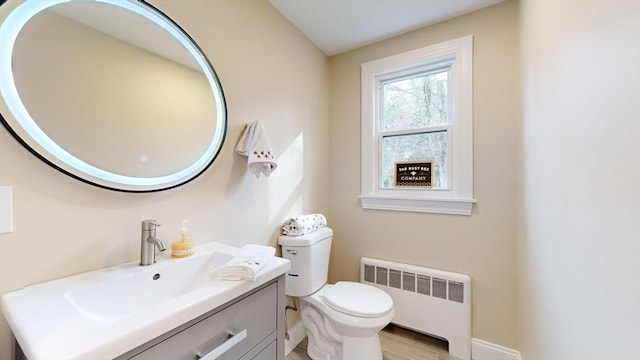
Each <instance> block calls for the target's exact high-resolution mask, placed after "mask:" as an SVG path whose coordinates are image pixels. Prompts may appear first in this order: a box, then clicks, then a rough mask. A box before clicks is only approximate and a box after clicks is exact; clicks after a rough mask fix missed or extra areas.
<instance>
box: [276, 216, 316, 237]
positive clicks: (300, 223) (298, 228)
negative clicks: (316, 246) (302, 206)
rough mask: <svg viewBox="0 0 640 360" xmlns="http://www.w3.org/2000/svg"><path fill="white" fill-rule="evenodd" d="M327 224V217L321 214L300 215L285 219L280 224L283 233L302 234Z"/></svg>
mask: <svg viewBox="0 0 640 360" xmlns="http://www.w3.org/2000/svg"><path fill="white" fill-rule="evenodd" d="M325 226H327V219H326V218H325V217H324V215H322V214H309V215H300V216H296V217H294V218H291V219H287V220H285V222H284V225H282V233H284V234H285V235H293V236H298V235H304V234H308V233H310V232H314V231H316V230H318V229H320V228H323V227H325Z"/></svg>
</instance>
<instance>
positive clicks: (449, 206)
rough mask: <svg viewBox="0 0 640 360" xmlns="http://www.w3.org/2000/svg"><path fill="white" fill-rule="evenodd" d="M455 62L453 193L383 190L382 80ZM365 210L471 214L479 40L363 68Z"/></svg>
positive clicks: (465, 39) (439, 46)
mask: <svg viewBox="0 0 640 360" xmlns="http://www.w3.org/2000/svg"><path fill="white" fill-rule="evenodd" d="M446 58H454V59H453V61H452V68H453V69H455V70H454V72H453V82H454V84H453V89H454V92H453V94H452V95H453V96H454V99H455V101H454V108H453V109H452V114H451V115H452V137H453V141H452V142H451V144H450V147H449V151H450V156H451V158H450V159H451V162H449V164H450V166H449V171H451V178H450V181H451V182H450V184H449V189H447V190H436V189H434V190H405V189H385V188H381V187H380V186H379V184H378V183H379V177H380V176H379V169H378V167H379V164H380V155H379V151H378V149H379V148H378V134H377V129H376V127H377V121H376V116H377V112H378V109H377V108H376V97H377V91H378V90H377V89H378V88H379V86H380V78H383V77H384V75H385V74H389V73H392V72H397V71H399V70H401V69H403V68H407V69H409V68H413V67H416V66H424V65H426V64H430V63H436V62H439V61H441V60H442V59H446ZM361 75H362V78H361V86H362V87H361V96H362V99H361V104H362V115H361V116H362V119H361V121H362V153H361V161H362V164H361V166H362V175H361V195H360V201H361V204H362V208H363V209H378V210H395V211H416V212H428V213H442V214H457V215H471V211H472V208H473V203H475V202H476V200H475V199H474V198H473V37H472V36H471V35H468V36H465V37H462V38H459V39H455V40H450V41H447V42H444V43H440V44H436V45H432V46H428V47H425V48H421V49H417V50H413V51H409V52H406V53H402V54H398V55H394V56H390V57H386V58H383V59H379V60H375V61H371V62H368V63H365V64H362V67H361Z"/></svg>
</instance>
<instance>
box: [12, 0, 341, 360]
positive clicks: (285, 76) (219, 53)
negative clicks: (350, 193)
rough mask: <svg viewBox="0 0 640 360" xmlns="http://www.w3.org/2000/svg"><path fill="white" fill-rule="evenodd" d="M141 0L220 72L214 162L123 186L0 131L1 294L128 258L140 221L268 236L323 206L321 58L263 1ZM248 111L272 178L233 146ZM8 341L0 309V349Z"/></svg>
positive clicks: (213, 237)
mask: <svg viewBox="0 0 640 360" xmlns="http://www.w3.org/2000/svg"><path fill="white" fill-rule="evenodd" d="M151 3H153V4H154V5H155V6H157V7H159V8H160V9H161V10H163V11H164V12H165V13H167V14H168V15H169V16H171V17H172V18H173V19H174V20H175V21H176V22H178V23H179V24H181V25H182V26H183V27H184V28H185V30H186V31H187V32H188V33H189V34H190V35H192V37H193V38H194V39H195V40H196V41H197V42H198V44H199V45H200V46H201V47H202V49H203V51H204V52H205V53H206V54H207V55H208V56H209V57H210V59H211V61H212V63H213V66H214V67H215V69H216V71H217V73H218V76H219V77H220V80H221V82H222V86H223V88H224V91H225V95H226V99H227V105H228V112H229V132H228V135H227V140H226V143H225V145H224V148H223V149H222V152H221V154H220V155H219V158H218V160H216V162H215V163H214V164H213V165H212V167H211V168H210V169H209V170H208V171H206V172H205V173H204V174H203V175H202V176H200V177H199V178H198V179H196V180H194V181H193V182H191V183H189V184H187V185H185V186H183V187H180V188H177V189H174V190H169V191H164V192H160V193H152V194H124V193H117V192H110V191H106V190H102V189H99V188H96V187H92V186H89V185H85V184H83V183H81V182H78V181H76V180H73V179H71V178H69V177H66V176H64V175H63V174H61V173H59V172H57V171H56V170H54V169H52V168H50V167H48V166H47V165H45V164H44V163H42V162H41V161H40V160H38V159H36V158H35V157H34V156H33V155H31V154H29V153H28V152H27V151H26V150H25V149H24V148H22V146H20V145H19V144H18V142H16V141H15V140H14V139H13V138H12V137H11V135H10V134H9V133H8V132H7V131H6V130H4V129H0V185H10V186H13V193H14V232H13V233H10V234H2V235H0V294H1V293H6V292H8V291H12V290H15V289H18V288H20V287H23V286H26V285H29V284H34V283H38V282H42V281H47V280H51V279H55V278H59V277H63V276H67V275H71V274H76V273H79V272H83V271H88V270H92V269H97V268H100V267H104V266H108V265H113V264H118V263H123V262H126V261H131V260H135V259H136V258H137V257H138V256H139V251H140V249H139V248H140V244H139V241H140V239H139V237H140V221H141V220H143V219H148V218H155V219H157V220H158V221H159V222H160V223H162V225H163V226H162V227H161V228H160V236H161V237H162V238H163V239H165V240H167V241H172V240H174V239H177V238H178V235H179V227H180V219H183V218H185V219H190V220H191V222H190V223H189V225H190V234H191V235H192V237H193V239H194V241H195V242H196V243H204V242H209V241H220V242H223V243H226V244H231V245H242V244H246V243H257V244H271V245H274V244H275V242H276V235H277V234H278V233H279V231H278V230H279V229H278V227H279V225H280V224H281V222H282V220H283V219H284V218H285V217H287V216H291V215H296V214H299V213H304V212H324V213H327V212H328V210H329V209H328V198H329V183H328V176H327V174H328V172H329V162H328V159H329V148H328V146H329V124H328V120H327V119H328V102H329V98H328V94H329V84H328V80H329V75H328V71H329V64H328V60H327V57H326V56H325V55H324V54H323V53H322V52H321V51H320V50H318V49H317V48H316V47H315V46H314V45H313V44H312V43H311V42H310V41H309V40H307V39H306V38H305V37H304V36H303V35H302V34H301V33H300V32H299V31H297V30H296V29H295V28H293V26H292V25H291V24H289V23H288V22H287V21H286V20H284V18H283V17H282V16H280V15H279V14H278V13H277V12H276V11H275V10H274V9H273V8H271V6H269V5H268V3H267V2H266V1H236V0H229V1H226V0H225V1H204V0H203V1H189V2H188V5H185V4H184V3H183V2H179V1H171V0H154V1H151ZM8 5H9V4H5V5H3V6H2V7H1V8H0V17H2V18H4V16H6V11H7V9H8ZM0 105H1V107H0V112H1V113H2V115H4V116H8V113H7V110H6V107H5V105H4V103H2V104H0ZM258 119H259V120H261V121H262V122H263V125H264V126H265V128H266V130H267V131H268V133H269V135H270V139H271V143H272V146H273V148H274V150H275V152H276V153H277V154H279V155H280V160H281V161H280V167H279V168H278V169H277V170H276V171H275V172H274V173H273V174H272V175H271V177H269V178H266V179H265V178H264V177H263V178H261V179H259V180H256V179H255V178H254V177H253V176H252V175H250V174H249V173H248V172H247V171H246V158H243V157H240V156H238V155H235V154H234V151H233V150H234V146H235V143H236V142H237V140H238V139H239V137H240V134H241V131H242V130H243V128H244V125H245V124H246V123H248V122H251V121H254V120H258ZM166 146H172V147H175V148H176V149H178V148H179V147H180V144H177V143H167V144H166ZM51 311H55V309H51ZM11 348H12V337H11V335H10V330H9V328H8V325H7V324H6V321H5V320H4V318H0V359H9V358H10V357H9V356H10V355H9V354H10V351H11Z"/></svg>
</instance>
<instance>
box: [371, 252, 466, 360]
mask: <svg viewBox="0 0 640 360" xmlns="http://www.w3.org/2000/svg"><path fill="white" fill-rule="evenodd" d="M360 282H362V283H365V284H369V285H372V286H375V287H377V288H379V289H382V290H384V291H385V292H386V293H388V294H389V295H390V296H391V298H393V306H394V308H395V312H396V315H395V317H394V318H393V320H392V321H391V322H392V323H394V324H397V325H399V326H402V327H405V328H409V329H412V330H415V331H418V332H421V333H425V334H428V335H433V336H436V337H440V338H443V339H446V340H447V341H448V342H449V354H450V355H452V356H455V357H457V358H459V359H463V360H471V277H469V276H468V275H465V274H458V273H453V272H449V271H442V270H437V269H431V268H426V267H420V266H414V265H407V264H402V263H396V262H390V261H385V260H378V259H372V258H366V257H363V258H362V259H360Z"/></svg>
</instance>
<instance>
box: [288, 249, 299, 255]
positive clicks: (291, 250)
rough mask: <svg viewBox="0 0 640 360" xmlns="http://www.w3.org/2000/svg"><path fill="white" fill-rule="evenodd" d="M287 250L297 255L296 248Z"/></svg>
mask: <svg viewBox="0 0 640 360" xmlns="http://www.w3.org/2000/svg"><path fill="white" fill-rule="evenodd" d="M287 252H288V253H289V254H291V255H297V254H298V250H295V249H287Z"/></svg>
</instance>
